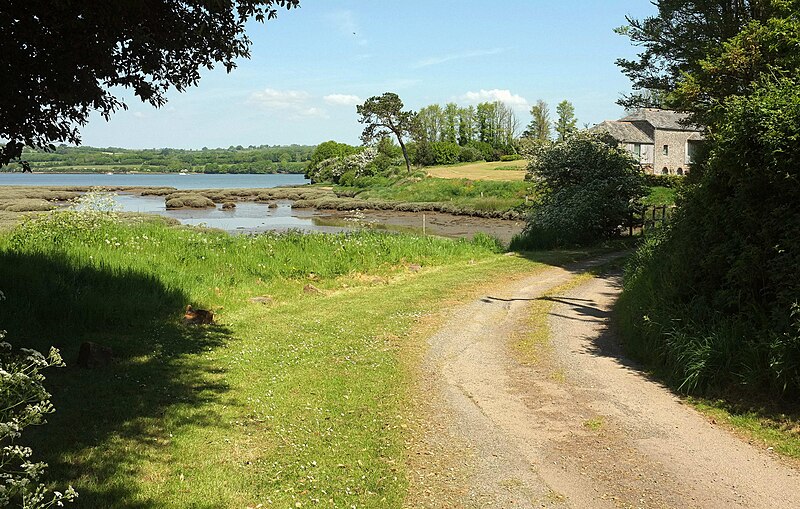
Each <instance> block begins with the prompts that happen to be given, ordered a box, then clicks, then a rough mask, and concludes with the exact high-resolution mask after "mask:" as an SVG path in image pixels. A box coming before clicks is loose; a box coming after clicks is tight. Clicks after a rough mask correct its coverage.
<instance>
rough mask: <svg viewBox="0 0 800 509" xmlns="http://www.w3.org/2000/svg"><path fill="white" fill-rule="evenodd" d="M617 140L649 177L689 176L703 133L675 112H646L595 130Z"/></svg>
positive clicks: (643, 111) (636, 113) (605, 124)
mask: <svg viewBox="0 0 800 509" xmlns="http://www.w3.org/2000/svg"><path fill="white" fill-rule="evenodd" d="M592 131H603V132H607V133H608V134H610V135H611V136H613V137H614V138H615V139H616V140H617V141H619V142H620V143H621V144H622V145H624V146H625V148H627V149H628V150H629V151H630V152H631V154H633V156H634V157H635V158H636V159H637V160H638V161H639V163H640V164H641V165H642V168H644V170H645V171H646V172H647V173H652V174H658V175H685V174H686V173H688V172H689V168H690V167H691V165H692V159H693V157H694V156H695V154H696V152H697V148H698V146H699V144H700V143H702V142H703V140H704V138H703V130H702V129H701V128H700V127H698V126H694V125H690V124H689V123H688V122H687V115H686V114H684V113H679V112H677V111H672V110H660V109H656V108H642V109H639V110H636V111H635V112H633V113H631V114H630V115H628V116H626V117H623V118H621V119H619V120H606V121H605V122H601V123H599V124H597V125H596V126H594V127H593V128H592Z"/></svg>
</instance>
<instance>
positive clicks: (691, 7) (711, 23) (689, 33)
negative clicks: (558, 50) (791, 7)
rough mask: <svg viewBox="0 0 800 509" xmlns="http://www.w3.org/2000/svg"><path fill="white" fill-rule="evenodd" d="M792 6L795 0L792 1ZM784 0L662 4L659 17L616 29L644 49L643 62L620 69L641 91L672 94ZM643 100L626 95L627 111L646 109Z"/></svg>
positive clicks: (672, 0)
mask: <svg viewBox="0 0 800 509" xmlns="http://www.w3.org/2000/svg"><path fill="white" fill-rule="evenodd" d="M790 2H791V0H790ZM790 2H785V1H783V0H702V1H696V0H657V1H656V2H654V3H655V4H656V7H657V8H658V14H657V15H655V16H651V17H648V18H645V19H643V20H637V19H633V18H630V17H626V18H625V19H626V21H627V25H625V26H622V27H620V28H618V29H616V32H617V33H618V34H621V35H624V36H627V37H629V38H630V40H631V42H632V43H633V44H634V45H636V46H640V47H642V48H643V50H642V52H641V53H639V55H638V57H639V58H638V60H628V59H624V58H620V59H618V60H617V65H618V66H620V67H621V68H622V72H623V73H624V74H625V75H626V76H628V77H629V78H630V79H631V81H632V83H633V88H634V89H636V90H650V91H653V92H656V93H659V92H660V93H669V92H672V91H673V90H675V88H676V87H677V85H678V82H679V81H681V78H682V76H683V75H684V74H686V73H692V72H694V71H696V70H698V69H699V68H700V65H701V62H702V61H703V60H704V59H705V58H707V57H709V56H710V55H714V54H716V53H718V52H719V51H720V49H721V47H722V43H723V42H725V41H727V40H728V39H730V38H732V37H734V36H735V35H737V34H738V33H739V31H741V29H742V28H743V27H744V26H745V25H747V24H748V23H749V22H750V21H754V20H758V21H765V20H767V19H769V18H770V17H771V16H773V15H774V14H775V12H776V11H777V10H779V9H780V8H781V5H786V4H787V3H790ZM641 99H642V96H640V95H637V94H634V95H629V96H624V97H623V98H622V99H620V100H619V101H618V103H619V104H620V105H621V106H624V107H625V108H629V109H630V108H636V107H641V106H644V105H645V104H643V103H642V102H641Z"/></svg>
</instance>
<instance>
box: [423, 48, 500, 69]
mask: <svg viewBox="0 0 800 509" xmlns="http://www.w3.org/2000/svg"><path fill="white" fill-rule="evenodd" d="M504 51H506V49H505V48H492V49H482V50H473V51H463V52H461V53H451V54H449V55H442V56H438V57H428V58H424V59H422V60H420V61H419V62H417V63H416V64H414V67H415V68H419V67H429V66H431V65H438V64H443V63H445V62H450V61H452V60H465V59H468V58H476V57H485V56H489V55H497V54H498V53H503V52H504Z"/></svg>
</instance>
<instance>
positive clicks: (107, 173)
mask: <svg viewBox="0 0 800 509" xmlns="http://www.w3.org/2000/svg"><path fill="white" fill-rule="evenodd" d="M113 174H114V172H113V171H107V172H106V175H113Z"/></svg>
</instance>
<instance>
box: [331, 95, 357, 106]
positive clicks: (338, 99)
mask: <svg viewBox="0 0 800 509" xmlns="http://www.w3.org/2000/svg"><path fill="white" fill-rule="evenodd" d="M323 99H325V102H326V103H328V104H335V105H337V106H355V105H356V104H361V103H362V102H364V101H363V100H362V99H361V98H360V97H358V96H357V95H350V94H330V95H326V96H325V97H323Z"/></svg>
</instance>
